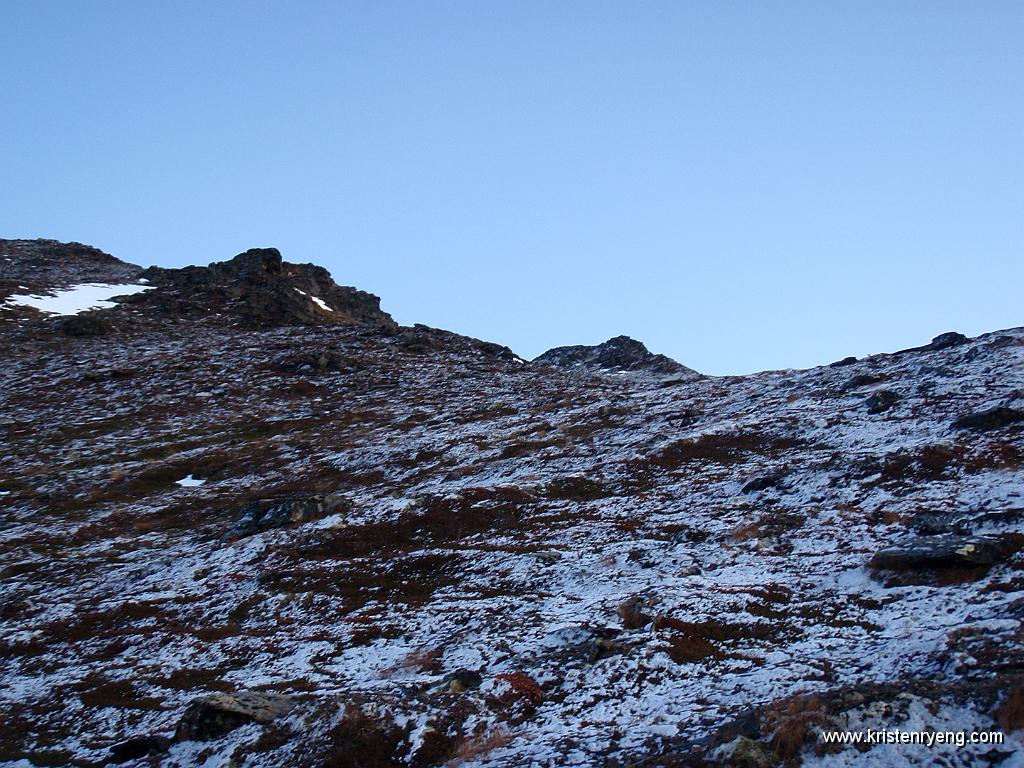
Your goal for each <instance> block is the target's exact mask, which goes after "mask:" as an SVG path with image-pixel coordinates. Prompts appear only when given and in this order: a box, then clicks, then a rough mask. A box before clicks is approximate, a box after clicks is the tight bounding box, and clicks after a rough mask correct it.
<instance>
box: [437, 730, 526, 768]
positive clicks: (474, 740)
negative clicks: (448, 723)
mask: <svg viewBox="0 0 1024 768" xmlns="http://www.w3.org/2000/svg"><path fill="white" fill-rule="evenodd" d="M510 741H512V734H510V733H509V732H508V731H507V730H505V729H504V728H500V727H499V728H495V729H494V730H493V731H491V732H490V733H486V734H484V735H482V736H473V737H470V738H468V739H465V740H464V741H462V742H461V743H460V744H459V746H458V748H457V749H456V750H455V754H454V755H453V756H452V759H451V760H449V761H448V762H447V763H446V765H447V766H449V768H455V766H459V765H462V764H463V763H468V762H471V761H473V760H480V759H481V758H484V757H487V755H489V754H490V753H491V752H493V751H494V750H496V749H499V748H501V747H504V746H505V745H506V744H508V743H509V742H510Z"/></svg>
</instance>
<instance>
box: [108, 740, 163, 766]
mask: <svg viewBox="0 0 1024 768" xmlns="http://www.w3.org/2000/svg"><path fill="white" fill-rule="evenodd" d="M171 743H172V742H171V740H170V739H169V738H168V737H166V736H136V737H134V738H131V739H127V740H126V741H122V742H121V743H119V744H115V745H114V746H112V747H111V748H110V753H109V755H108V756H107V759H106V764H107V765H114V764H117V763H127V762H128V761H129V760H138V759H140V758H143V757H149V756H150V755H159V754H163V753H164V752H166V751H167V750H168V749H169V748H170V746H171Z"/></svg>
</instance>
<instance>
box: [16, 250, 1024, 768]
mask: <svg viewBox="0 0 1024 768" xmlns="http://www.w3.org/2000/svg"><path fill="white" fill-rule="evenodd" d="M24 242H25V241H3V242H0V265H3V269H4V272H3V273H2V275H0V277H2V279H3V280H5V281H6V282H4V283H3V286H4V291H5V293H4V294H3V296H2V297H0V298H6V299H7V301H6V302H5V303H4V304H3V309H0V351H2V354H3V359H4V361H5V364H4V365H3V366H2V367H0V401H2V403H3V409H2V421H0V435H2V437H3V441H4V446H3V447H4V450H3V451H2V452H0V569H2V571H0V573H2V586H0V590H2V591H0V682H2V685H0V722H2V723H4V727H3V728H0V763H3V764H6V765H18V766H29V765H82V766H87V765H100V764H104V763H106V762H108V761H109V762H111V763H118V764H124V765H137V766H140V765H163V766H194V765H205V766H215V765H225V766H226V765H245V766H282V765H289V766H351V765H359V766H392V765H410V766H436V765H474V766H476V765H479V766H483V765H488V766H521V765H535V766H568V765H573V766H608V767H609V768H610V767H611V766H626V765H642V766H673V765H722V764H731V765H775V764H780V765H781V764H789V765H794V764H798V763H800V762H803V763H804V764H807V765H812V764H813V765H818V764H821V765H847V764H871V765H890V764H891V765H930V764H935V763H936V762H942V764H944V765H993V764H996V765H1004V766H1009V765H1019V764H1020V758H1019V757H1018V754H1017V753H1018V751H1019V750H1020V748H1021V746H1022V744H1021V738H1020V732H1019V731H1016V730H1015V729H1016V728H1019V727H1020V726H1021V724H1022V720H1024V689H1022V688H1021V684H1022V682H1024V668H1022V663H1024V653H1022V651H1024V632H1022V629H1024V625H1022V620H1024V600H1022V595H1021V593H1020V589H1021V587H1022V586H1024V569H1022V568H1024V551H1022V549H1021V545H1022V543H1024V536H1022V533H1024V497H1022V494H1024V476H1022V471H1021V460H1022V452H1024V329H1020V328H1017V329H1011V330H1006V331H1001V332H997V333H992V334H987V335H984V336H981V337H979V338H976V339H964V338H962V337H957V336H944V337H940V338H939V339H938V340H937V341H936V343H933V344H930V345H925V346H923V347H921V348H918V349H914V350H906V351H902V352H901V353H899V354H879V355H874V356H872V357H868V358H865V359H862V360H853V359H846V360H843V361H841V362H840V363H837V364H834V365H833V366H826V367H822V368H816V369H811V370H806V371H793V370H786V371H770V372H765V373H760V374H755V375H752V376H745V377H703V376H697V375H674V376H666V375H664V374H663V373H660V372H657V371H654V372H652V371H648V370H640V371H632V372H629V371H627V372H625V373H622V372H615V373H609V372H607V371H602V370H594V369H590V368H589V367H588V366H585V365H584V366H578V367H576V366H573V367H571V368H570V369H569V370H562V369H560V368H558V367H552V366H551V365H541V364H534V363H527V362H524V361H522V360H521V359H519V358H518V357H516V356H515V355H514V354H512V353H511V352H510V351H509V350H507V349H505V348H504V347H500V346H498V345H494V344H488V343H485V342H480V341H477V340H474V339H468V338H466V337H462V336H458V335H455V334H451V333H447V332H444V331H438V330H435V329H429V328H425V327H422V326H417V327H414V328H401V327H397V326H395V325H394V324H393V322H390V318H388V317H387V316H386V315H384V314H383V313H380V310H379V306H378V305H377V303H376V299H375V297H368V295H365V294H359V293H358V292H356V293H349V291H350V290H354V289H343V288H337V287H336V286H333V283H328V282H326V281H327V280H329V278H327V277H326V273H322V272H321V271H317V270H316V269H315V268H304V267H298V266H291V265H287V264H282V263H280V262H279V261H278V257H277V255H276V253H275V252H272V251H259V252H248V253H247V254H243V256H241V257H238V258H236V259H235V260H232V261H231V262H226V263H225V264H223V265H219V266H217V265H214V266H211V267H210V268H198V269H206V271H205V272H197V271H195V268H193V269H187V270H177V271H167V270H153V269H151V270H146V271H145V272H143V271H142V270H140V269H139V268H137V267H132V266H130V265H123V264H120V263H119V262H117V263H111V262H109V261H108V259H109V258H110V257H106V256H105V255H103V254H98V253H93V252H91V251H89V252H84V251H79V250H77V249H80V248H83V247H81V246H68V247H69V248H73V249H76V250H75V251H74V252H75V253H80V254H84V261H82V262H81V263H80V261H79V260H78V258H77V257H74V258H70V257H69V258H68V260H67V265H68V269H69V272H68V274H67V275H63V274H62V272H61V264H62V263H63V262H62V261H61V260H60V259H57V261H56V262H55V263H51V262H46V261H45V259H43V257H42V256H41V255H40V254H41V253H44V252H45V253H52V252H53V250H52V249H53V248H56V247H57V246H55V245H53V244H43V245H39V246H34V247H28V246H24V245H17V243H24ZM11 243H16V245H13V246H12V245H11ZM26 249H27V250H26ZM26 253H27V254H28V255H26ZM69 253H70V252H69ZM93 257H95V258H94V259H93ZM41 259H43V260H42V261H41ZM277 265H280V270H278V269H277ZM104 270H107V271H104ZM47 280H48V281H50V282H49V283H47V284H43V283H44V282H45V281H47ZM83 280H89V281H94V280H95V281H104V282H128V281H139V280H147V281H149V282H148V285H149V286H150V288H151V289H150V290H145V291H140V292H139V293H137V294H134V295H132V296H130V297H127V298H125V299H115V300H113V304H114V306H113V308H109V309H102V310H96V311H91V312H87V313H85V314H83V315H78V316H76V317H95V318H96V320H97V323H98V326H97V327H98V328H100V331H99V332H98V333H96V334H71V335H69V333H68V332H67V330H66V329H65V328H64V326H63V323H65V322H67V321H68V318H60V317H53V316H47V315H44V314H42V313H40V312H39V311H37V310H35V309H32V308H30V307H26V306H24V304H22V303H17V302H12V301H10V296H12V295H20V294H18V293H17V292H18V291H23V290H24V289H26V288H30V289H31V290H33V291H41V290H43V289H44V288H46V287H48V286H50V285H52V286H54V287H67V286H70V285H72V284H74V283H76V282H79V281H83ZM296 289H298V290H296ZM300 290H301V291H302V292H303V293H299V291H300ZM292 294H294V296H293V295H292ZM304 294H308V295H305V296H304ZM295 297H300V298H303V299H304V300H303V301H302V302H301V306H300V304H299V303H296V301H294V300H293V299H295ZM312 297H316V298H318V299H320V300H321V301H322V302H324V303H325V304H327V305H328V307H329V308H330V309H329V310H323V308H322V307H320V306H319V303H318V302H315V301H313V299H312ZM207 302H209V303H207ZM331 312H334V313H337V314H331ZM378 313H379V314H378ZM339 318H343V319H344V322H339ZM619 367H621V368H628V367H629V366H628V365H626V366H619ZM830 727H836V728H852V729H861V728H873V729H878V728H887V727H888V728H927V727H931V728H935V729H938V730H955V731H961V730H966V731H970V730H989V729H993V728H1002V729H1005V730H1006V731H1007V737H1006V741H1005V742H1004V743H1003V744H1001V745H975V746H967V747H964V748H962V749H956V748H952V749H950V748H945V749H944V748H942V747H938V746H936V747H932V748H925V747H921V746H911V745H877V746H874V747H871V748H870V749H868V750H866V751H860V750H858V749H854V748H853V747H846V748H842V749H840V748H835V747H833V748H829V749H826V748H824V746H823V745H822V744H821V743H820V742H818V741H816V734H817V732H818V731H819V730H821V729H822V728H830ZM862 748H863V747H862Z"/></svg>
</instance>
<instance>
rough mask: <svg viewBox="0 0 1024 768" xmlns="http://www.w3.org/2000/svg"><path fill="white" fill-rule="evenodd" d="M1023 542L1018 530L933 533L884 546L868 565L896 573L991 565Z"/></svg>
mask: <svg viewBox="0 0 1024 768" xmlns="http://www.w3.org/2000/svg"><path fill="white" fill-rule="evenodd" d="M1022 545H1024V536H1021V535H1020V534H1014V533H1004V534H1002V535H999V536H957V535H948V534H947V535H937V536H929V537H927V538H923V539H917V540H916V541H914V542H912V543H910V544H907V545H904V546H902V547H893V548H891V549H883V550H882V551H880V552H878V553H876V554H875V556H874V557H872V558H871V561H870V562H869V563H868V566H869V567H870V568H872V569H874V570H876V571H892V572H896V573H900V572H904V573H905V572H911V571H925V570H941V569H946V568H958V567H959V568H964V567H966V568H977V567H990V566H993V565H997V564H998V563H1002V562H1005V561H1006V560H1008V559H1009V558H1010V557H1012V556H1013V554H1014V553H1015V552H1017V551H1018V550H1019V549H1020V548H1021V546H1022Z"/></svg>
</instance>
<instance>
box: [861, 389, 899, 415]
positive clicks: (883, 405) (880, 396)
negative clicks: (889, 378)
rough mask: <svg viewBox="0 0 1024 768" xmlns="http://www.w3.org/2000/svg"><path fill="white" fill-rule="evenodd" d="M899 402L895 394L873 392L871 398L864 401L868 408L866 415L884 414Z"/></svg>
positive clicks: (882, 391) (887, 391)
mask: <svg viewBox="0 0 1024 768" xmlns="http://www.w3.org/2000/svg"><path fill="white" fill-rule="evenodd" d="M899 400H900V396H899V395H897V394H896V393H895V392H893V391H891V390H888V389H882V390H879V391H878V392H875V393H874V394H873V395H871V397H869V398H868V399H867V400H865V401H864V404H865V405H867V407H868V413H872V414H878V413H884V412H885V411H888V410H889V409H890V408H892V407H893V406H894V405H896V403H898V402H899Z"/></svg>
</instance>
